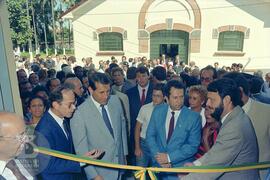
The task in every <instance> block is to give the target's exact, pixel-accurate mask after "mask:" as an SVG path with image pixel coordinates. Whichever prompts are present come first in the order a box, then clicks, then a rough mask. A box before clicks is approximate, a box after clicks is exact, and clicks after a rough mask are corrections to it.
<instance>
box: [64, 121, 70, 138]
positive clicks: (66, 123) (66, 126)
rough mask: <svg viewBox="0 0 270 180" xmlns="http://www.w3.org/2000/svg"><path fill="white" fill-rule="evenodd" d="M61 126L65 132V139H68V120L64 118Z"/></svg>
mask: <svg viewBox="0 0 270 180" xmlns="http://www.w3.org/2000/svg"><path fill="white" fill-rule="evenodd" d="M63 127H64V130H65V133H66V135H67V139H70V131H69V126H68V122H67V120H66V119H65V120H64V121H63Z"/></svg>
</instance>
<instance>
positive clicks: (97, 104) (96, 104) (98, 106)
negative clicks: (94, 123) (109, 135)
mask: <svg viewBox="0 0 270 180" xmlns="http://www.w3.org/2000/svg"><path fill="white" fill-rule="evenodd" d="M91 99H92V101H93V103H94V105H95V106H96V107H97V109H98V111H99V113H100V114H101V117H103V116H102V108H101V104H99V103H98V102H97V101H96V100H95V99H94V98H93V96H91ZM104 108H105V109H106V111H107V114H108V117H109V120H110V123H111V127H112V128H113V125H112V120H111V116H110V112H109V109H108V106H107V105H104Z"/></svg>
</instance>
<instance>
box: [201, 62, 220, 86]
mask: <svg viewBox="0 0 270 180" xmlns="http://www.w3.org/2000/svg"><path fill="white" fill-rule="evenodd" d="M216 78H217V71H216V69H215V68H214V67H213V66H210V65H209V66H206V67H205V68H203V69H202V70H201V74H200V80H201V85H203V86H205V87H206V88H207V86H208V84H210V83H211V82H213V81H214V80H215V79H216Z"/></svg>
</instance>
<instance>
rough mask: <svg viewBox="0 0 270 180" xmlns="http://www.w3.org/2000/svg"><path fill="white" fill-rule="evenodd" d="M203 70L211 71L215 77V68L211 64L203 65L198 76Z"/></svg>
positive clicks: (215, 77)
mask: <svg viewBox="0 0 270 180" xmlns="http://www.w3.org/2000/svg"><path fill="white" fill-rule="evenodd" d="M203 71H212V72H213V79H217V70H216V69H215V68H214V67H213V66H211V65H208V66H206V67H204V68H203V69H201V72H200V76H201V75H202V72H203Z"/></svg>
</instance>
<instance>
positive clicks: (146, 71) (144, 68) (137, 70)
mask: <svg viewBox="0 0 270 180" xmlns="http://www.w3.org/2000/svg"><path fill="white" fill-rule="evenodd" d="M137 73H141V74H144V73H147V75H148V76H149V71H148V68H147V67H145V66H140V67H138V68H137V69H136V74H137Z"/></svg>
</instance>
